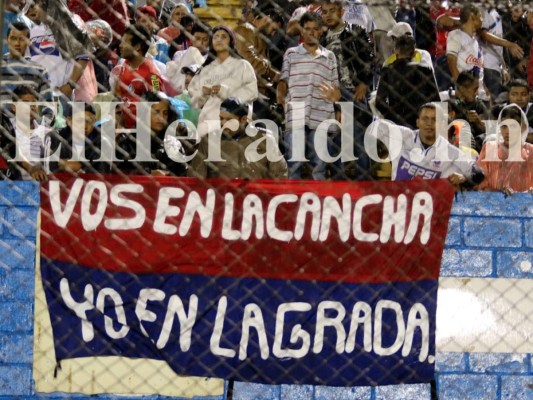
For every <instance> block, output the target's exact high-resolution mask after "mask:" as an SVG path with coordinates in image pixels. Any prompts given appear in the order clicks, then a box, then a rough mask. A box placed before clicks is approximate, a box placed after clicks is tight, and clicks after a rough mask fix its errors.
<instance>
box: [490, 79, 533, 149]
mask: <svg viewBox="0 0 533 400" xmlns="http://www.w3.org/2000/svg"><path fill="white" fill-rule="evenodd" d="M507 98H508V101H507V103H505V104H504V106H505V105H508V104H513V103H514V104H517V105H518V106H519V107H520V108H521V109H522V111H523V112H524V113H525V114H526V117H527V122H528V124H529V134H528V137H527V139H526V141H527V142H528V143H533V107H532V106H531V105H532V104H533V103H532V102H531V101H530V100H531V90H530V89H529V85H528V84H527V82H526V81H524V80H522V79H515V80H513V81H511V82H510V83H509V84H508V85H507ZM502 108H503V106H495V107H493V109H492V115H493V116H494V118H497V117H498V115H499V113H500V112H501V110H502Z"/></svg>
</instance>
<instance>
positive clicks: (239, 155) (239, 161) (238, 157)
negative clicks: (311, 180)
mask: <svg viewBox="0 0 533 400" xmlns="http://www.w3.org/2000/svg"><path fill="white" fill-rule="evenodd" d="M208 138H209V135H208V136H204V137H203V138H202V141H201V142H200V146H199V148H198V153H197V154H196V156H195V157H194V158H193V160H192V162H191V166H190V167H189V171H188V175H189V176H191V177H196V178H227V179H233V178H242V179H277V178H287V174H288V172H287V162H286V161H285V158H283V156H282V155H281V153H280V152H279V150H277V152H278V153H279V154H277V155H278V156H279V158H280V159H279V161H275V162H270V161H269V160H268V159H267V157H266V156H265V157H263V158H261V159H260V160H258V161H249V160H247V159H246V157H245V150H246V148H247V147H248V146H249V145H251V144H252V143H253V142H255V141H257V140H260V143H259V144H258V146H257V152H258V153H259V154H265V153H266V148H267V147H266V146H267V144H266V142H267V140H268V141H272V142H273V141H274V139H273V138H272V136H270V135H266V134H264V133H263V132H261V131H259V132H258V133H257V135H256V136H255V137H250V136H248V135H246V134H245V133H244V132H235V133H234V134H226V133H223V134H222V137H221V140H220V147H221V152H220V155H221V156H222V159H223V160H224V161H221V162H210V161H206V159H207V157H208V147H209V144H208ZM272 146H273V147H272V148H274V149H277V148H278V147H277V144H276V143H272Z"/></svg>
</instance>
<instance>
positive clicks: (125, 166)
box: [113, 130, 187, 176]
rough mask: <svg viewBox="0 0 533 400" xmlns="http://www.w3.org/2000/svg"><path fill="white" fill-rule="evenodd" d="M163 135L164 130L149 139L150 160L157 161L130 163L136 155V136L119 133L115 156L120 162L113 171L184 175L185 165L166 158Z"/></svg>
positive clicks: (135, 173) (136, 173) (137, 173)
mask: <svg viewBox="0 0 533 400" xmlns="http://www.w3.org/2000/svg"><path fill="white" fill-rule="evenodd" d="M164 134H165V130H163V132H162V133H161V135H160V136H152V137H151V141H150V142H151V143H150V151H151V155H152V158H153V159H155V160H157V161H156V162H137V161H135V162H134V161H132V160H133V159H134V158H135V156H136V154H137V140H136V134H135V133H121V134H120V135H118V136H117V149H116V154H117V158H118V159H119V160H122V161H121V162H117V163H116V164H115V165H114V166H113V170H114V171H115V172H116V171H117V170H118V171H120V172H122V173H125V174H132V175H150V174H151V173H152V172H153V171H154V170H162V171H167V172H169V174H170V175H174V176H184V175H186V172H187V164H185V163H180V162H177V161H174V160H172V159H171V158H170V157H169V156H168V154H167V152H166V150H165V146H164V141H163V138H162V135H164ZM182 150H183V149H182ZM182 152H183V151H182ZM183 154H184V152H183Z"/></svg>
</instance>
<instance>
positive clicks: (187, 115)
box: [176, 64, 200, 126]
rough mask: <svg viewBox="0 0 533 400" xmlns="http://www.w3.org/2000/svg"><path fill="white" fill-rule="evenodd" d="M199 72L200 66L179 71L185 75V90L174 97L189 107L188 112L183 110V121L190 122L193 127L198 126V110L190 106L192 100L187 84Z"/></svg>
mask: <svg viewBox="0 0 533 400" xmlns="http://www.w3.org/2000/svg"><path fill="white" fill-rule="evenodd" d="M199 70H200V66H199V65H198V64H192V65H189V66H187V67H183V68H182V69H181V73H182V74H183V75H185V90H184V91H183V92H182V93H181V94H180V95H178V96H176V98H177V99H179V100H183V101H184V102H185V103H186V104H187V105H188V106H189V107H190V108H189V109H188V110H183V119H186V120H189V121H191V122H192V123H193V125H194V126H198V117H199V116H200V109H198V108H194V107H193V105H192V98H191V95H190V93H189V84H190V83H191V81H192V78H194V76H195V75H196V74H197V73H198V71H199Z"/></svg>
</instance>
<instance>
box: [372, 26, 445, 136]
mask: <svg viewBox="0 0 533 400" xmlns="http://www.w3.org/2000/svg"><path fill="white" fill-rule="evenodd" d="M395 52H396V60H395V61H394V62H393V63H392V64H390V65H388V66H386V67H384V68H383V69H382V71H381V78H380V80H379V86H378V91H377V95H376V107H377V108H378V110H379V111H380V112H381V114H382V115H383V117H384V118H386V119H388V120H390V121H392V122H394V123H396V124H399V125H403V126H407V127H409V128H414V127H415V126H416V120H417V119H418V109H419V108H420V106H422V105H423V104H425V103H428V102H433V101H439V100H440V97H439V90H438V88H437V84H436V82H435V75H434V74H433V70H432V69H431V68H428V67H426V66H422V65H421V64H420V63H418V64H417V63H413V62H412V61H411V60H412V58H413V55H414V54H415V39H414V38H413V37H412V36H401V37H400V38H398V39H397V41H396V47H395Z"/></svg>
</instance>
